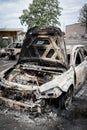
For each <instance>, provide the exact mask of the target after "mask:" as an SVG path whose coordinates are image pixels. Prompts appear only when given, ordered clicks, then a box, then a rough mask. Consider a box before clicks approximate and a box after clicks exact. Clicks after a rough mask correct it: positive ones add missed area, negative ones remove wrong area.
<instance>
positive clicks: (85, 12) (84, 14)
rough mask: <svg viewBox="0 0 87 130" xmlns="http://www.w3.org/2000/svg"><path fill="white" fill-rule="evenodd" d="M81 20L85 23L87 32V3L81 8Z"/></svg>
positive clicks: (86, 31)
mask: <svg viewBox="0 0 87 130" xmlns="http://www.w3.org/2000/svg"><path fill="white" fill-rule="evenodd" d="M79 22H81V23H82V24H83V25H85V33H87V4H85V5H84V6H83V7H82V9H81V10H80V17H79Z"/></svg>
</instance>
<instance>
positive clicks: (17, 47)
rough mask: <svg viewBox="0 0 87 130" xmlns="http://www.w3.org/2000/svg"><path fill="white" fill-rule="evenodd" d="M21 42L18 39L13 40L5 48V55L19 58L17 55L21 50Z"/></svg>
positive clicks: (9, 57)
mask: <svg viewBox="0 0 87 130" xmlns="http://www.w3.org/2000/svg"><path fill="white" fill-rule="evenodd" d="M21 47H22V43H21V42H19V41H16V42H13V43H12V44H10V45H8V46H7V47H6V48H5V51H6V57H7V58H8V59H16V60H18V59H19V55H20V52H21Z"/></svg>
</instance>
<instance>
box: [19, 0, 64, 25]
mask: <svg viewBox="0 0 87 130" xmlns="http://www.w3.org/2000/svg"><path fill="white" fill-rule="evenodd" d="M61 10H62V8H60V6H59V2H58V0H33V2H32V4H30V5H29V7H28V9H25V10H23V14H22V15H21V16H20V17H19V19H20V21H21V24H22V25H23V24H25V25H27V26H28V28H30V27H33V26H38V25H59V24H60V22H59V16H60V15H61Z"/></svg>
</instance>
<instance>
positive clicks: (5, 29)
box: [0, 28, 23, 32]
mask: <svg viewBox="0 0 87 130" xmlns="http://www.w3.org/2000/svg"><path fill="white" fill-rule="evenodd" d="M0 31H2V32H3V31H12V32H14V31H16V32H20V31H23V28H0Z"/></svg>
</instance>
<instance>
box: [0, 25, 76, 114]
mask: <svg viewBox="0 0 87 130" xmlns="http://www.w3.org/2000/svg"><path fill="white" fill-rule="evenodd" d="M76 78H77V75H76V72H75V68H74V66H72V65H71V66H69V65H68V61H67V54H66V47H65V43H64V40H63V36H62V32H61V30H60V29H59V28H57V27H34V28H31V29H29V30H28V31H27V33H26V37H25V40H24V43H23V47H22V50H21V54H20V57H19V60H18V62H17V64H16V65H14V66H12V67H11V68H9V69H7V70H5V71H4V72H2V73H1V76H0V103H1V104H2V103H4V104H6V105H9V106H10V107H15V108H16V109H23V108H24V109H27V110H30V111H35V110H36V111H38V112H41V110H42V108H43V107H44V106H45V105H46V104H47V102H49V100H50V101H52V100H56V103H58V107H60V108H64V109H69V107H70V104H71V101H72V96H73V94H74V93H75V92H76V91H77V83H76V82H77V79H76Z"/></svg>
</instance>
